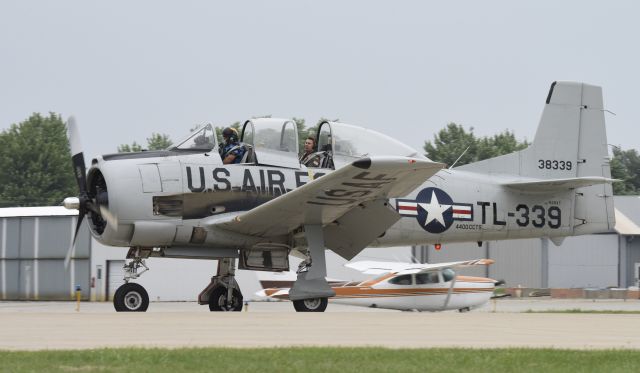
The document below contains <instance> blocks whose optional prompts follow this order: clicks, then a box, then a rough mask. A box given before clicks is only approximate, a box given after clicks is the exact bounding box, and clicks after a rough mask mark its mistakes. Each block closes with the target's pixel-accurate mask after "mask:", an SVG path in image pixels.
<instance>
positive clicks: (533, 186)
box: [502, 177, 617, 193]
mask: <svg viewBox="0 0 640 373" xmlns="http://www.w3.org/2000/svg"><path fill="white" fill-rule="evenodd" d="M614 181H617V180H616V179H609V178H606V177H574V178H567V179H546V180H532V181H526V180H525V181H515V182H510V183H504V184H502V185H504V186H506V187H509V188H512V189H517V190H520V191H523V192H531V193H536V192H538V193H547V192H555V191H564V190H569V189H576V188H583V187H588V186H591V185H596V184H605V183H612V182H614Z"/></svg>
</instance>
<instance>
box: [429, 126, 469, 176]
mask: <svg viewBox="0 0 640 373" xmlns="http://www.w3.org/2000/svg"><path fill="white" fill-rule="evenodd" d="M477 142H478V140H477V139H476V136H475V135H474V134H473V127H471V128H470V129H469V132H467V131H466V130H465V129H464V128H463V127H462V126H461V125H459V124H455V123H449V124H447V126H446V127H445V128H443V129H441V130H440V131H438V133H436V134H435V135H434V136H433V142H431V141H425V143H424V150H425V152H427V154H426V155H427V157H429V158H431V159H433V160H434V161H438V162H443V163H446V164H448V165H451V164H453V162H455V161H456V159H458V157H460V155H462V154H463V153H464V155H462V157H461V158H460V160H458V163H456V165H458V166H460V165H463V164H467V163H471V162H474V160H475V159H476V152H477V146H478V144H477ZM467 148H468V150H467ZM465 150H466V152H465Z"/></svg>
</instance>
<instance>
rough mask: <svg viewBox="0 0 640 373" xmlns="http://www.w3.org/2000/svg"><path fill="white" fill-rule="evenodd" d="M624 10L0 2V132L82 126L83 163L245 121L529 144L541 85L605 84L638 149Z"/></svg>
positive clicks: (614, 122)
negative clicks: (52, 118)
mask: <svg viewBox="0 0 640 373" xmlns="http://www.w3.org/2000/svg"><path fill="white" fill-rule="evenodd" d="M638 14H640V3H639V2H633V1H607V2H604V1H542V0H540V1H528V2H524V1H440V2H436V1H371V0H366V1H333V0H324V1H306V0H296V1H224V2H223V1H189V0H183V1H171V2H169V1H120V0H114V1H108V2H97V1H91V2H90V1H64V0H61V1H47V0H42V1H35V0H34V1H28V0H20V1H14V0H3V1H2V2H0V130H3V129H6V128H8V127H9V126H10V125H11V124H13V123H18V122H20V121H23V120H25V119H26V118H28V117H29V116H30V115H31V113H33V112H41V113H47V112H50V111H51V112H55V113H59V114H61V115H62V116H63V118H66V117H68V116H70V115H73V116H75V117H76V119H77V122H78V125H79V127H80V133H81V141H82V145H83V148H84V150H85V155H86V157H93V156H95V155H98V154H103V153H111V152H115V151H116V149H117V146H118V145H119V144H123V143H131V142H133V141H136V142H138V143H143V144H146V138H147V137H149V136H150V135H151V133H152V132H156V133H163V134H168V135H169V136H170V137H171V138H172V139H173V140H174V141H177V140H179V139H180V138H182V137H184V136H186V135H187V134H188V132H189V130H190V129H191V128H193V127H194V126H195V125H197V124H202V123H208V122H211V123H213V124H215V125H219V126H222V125H226V124H230V123H233V122H235V121H243V120H246V119H249V118H251V117H254V116H261V115H272V116H274V117H285V118H290V117H297V118H305V119H306V120H307V123H308V124H315V123H316V122H317V121H318V119H320V118H322V117H324V118H331V119H340V121H343V122H345V123H351V124H357V125H361V126H364V127H367V128H371V129H374V130H377V131H380V132H383V133H385V134H387V135H390V136H392V137H395V138H397V139H398V140H400V141H402V142H405V143H406V144H408V145H410V146H412V147H414V148H416V149H422V146H423V145H424V141H425V140H431V139H433V135H434V134H435V133H436V132H437V131H438V130H440V129H442V128H443V127H444V126H445V125H446V124H447V123H449V122H456V123H458V124H462V125H463V126H465V127H467V128H469V127H473V128H474V132H475V133H476V134H477V135H480V136H486V135H493V134H495V133H498V132H501V131H503V130H505V129H509V130H512V131H514V132H515V134H516V137H517V138H519V139H528V140H532V139H533V136H534V134H535V130H536V126H537V124H538V121H539V119H540V114H541V112H542V109H543V106H544V102H545V99H546V96H547V93H548V89H549V86H550V84H551V83H552V82H553V81H554V80H574V81H583V82H587V83H590V84H595V85H599V86H602V87H603V92H604V102H605V108H606V109H607V110H610V111H611V112H613V113H615V115H613V114H607V115H606V121H607V132H608V143H610V144H614V145H616V146H621V147H622V148H624V149H629V148H635V149H640V136H638V134H639V132H640V130H639V129H638V125H639V124H640V113H639V111H638V109H637V108H638V105H637V104H636V102H635V99H636V96H638V93H637V89H638V87H639V86H640V84H639V83H640V73H639V72H638V70H639V69H640V48H638V37H639V36H640V22H638V21H637V16H638Z"/></svg>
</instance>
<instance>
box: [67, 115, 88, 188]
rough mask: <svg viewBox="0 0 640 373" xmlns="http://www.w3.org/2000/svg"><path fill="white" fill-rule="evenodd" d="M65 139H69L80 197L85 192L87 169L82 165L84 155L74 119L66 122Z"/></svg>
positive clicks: (70, 118)
mask: <svg viewBox="0 0 640 373" xmlns="http://www.w3.org/2000/svg"><path fill="white" fill-rule="evenodd" d="M67 137H68V138H69V145H70V146H71V161H72V163H73V173H74V175H75V177H76V181H77V182H78V189H80V195H82V194H83V193H86V191H87V168H86V167H85V164H84V154H83V153H82V146H81V145H80V134H79V132H78V126H77V125H76V120H75V118H74V117H69V119H68V120H67Z"/></svg>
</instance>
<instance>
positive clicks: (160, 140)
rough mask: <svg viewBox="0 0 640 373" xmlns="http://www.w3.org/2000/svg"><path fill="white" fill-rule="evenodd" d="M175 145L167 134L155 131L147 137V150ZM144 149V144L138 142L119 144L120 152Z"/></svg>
mask: <svg viewBox="0 0 640 373" xmlns="http://www.w3.org/2000/svg"><path fill="white" fill-rule="evenodd" d="M171 145H173V142H172V141H171V139H170V138H169V135H167V134H164V133H162V134H160V133H155V132H153V133H152V134H151V137H147V150H163V149H166V148H168V147H170V146H171ZM142 150H144V149H143V148H142V145H140V144H138V143H137V142H135V141H134V142H133V143H132V144H131V145H129V144H121V145H118V153H129V152H141V151H142Z"/></svg>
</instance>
